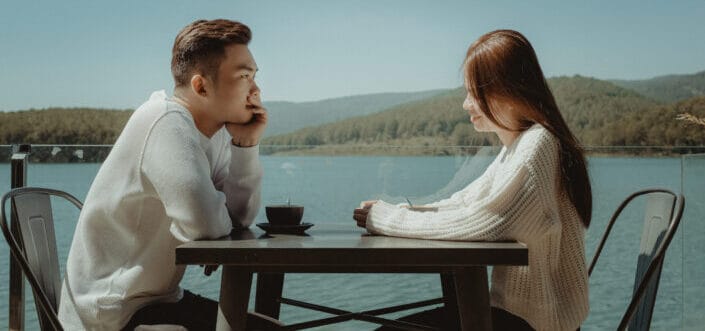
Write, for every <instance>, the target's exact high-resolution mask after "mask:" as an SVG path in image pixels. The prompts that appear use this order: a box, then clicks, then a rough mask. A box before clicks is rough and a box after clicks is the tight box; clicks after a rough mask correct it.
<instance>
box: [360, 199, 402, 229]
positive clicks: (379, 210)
mask: <svg viewBox="0 0 705 331" xmlns="http://www.w3.org/2000/svg"><path fill="white" fill-rule="evenodd" d="M405 211H406V210H405V209H402V208H399V207H398V206H395V205H392V204H390V203H387V202H384V201H382V200H379V201H377V203H375V204H374V205H373V206H372V208H371V209H370V213H369V214H368V215H367V224H366V227H367V231H369V232H371V233H379V234H389V232H390V231H389V230H391V229H392V228H394V223H396V222H398V221H400V219H401V216H402V213H404V212H405Z"/></svg>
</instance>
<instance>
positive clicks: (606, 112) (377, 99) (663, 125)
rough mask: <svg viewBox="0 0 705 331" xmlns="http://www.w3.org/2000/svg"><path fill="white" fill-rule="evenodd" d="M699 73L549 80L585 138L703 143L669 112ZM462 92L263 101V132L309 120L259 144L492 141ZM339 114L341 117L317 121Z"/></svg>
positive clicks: (50, 134) (100, 113) (42, 129)
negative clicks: (641, 81) (666, 96)
mask: <svg viewBox="0 0 705 331" xmlns="http://www.w3.org/2000/svg"><path fill="white" fill-rule="evenodd" d="M704 77H705V72H701V73H697V74H693V75H679V76H665V77H657V78H654V79H652V80H649V81H648V85H649V86H650V87H649V89H646V90H643V91H645V92H641V93H640V92H638V91H635V90H632V89H629V88H625V87H620V86H617V85H615V83H612V82H610V81H605V80H598V79H593V78H587V77H582V76H572V77H555V78H551V79H549V84H550V85H551V88H552V90H553V91H554V95H555V97H556V100H557V102H558V105H559V107H560V108H561V111H562V112H563V114H564V116H565V118H566V120H567V121H568V123H569V125H570V126H571V128H572V129H573V130H574V132H575V133H576V134H577V135H578V136H579V138H580V139H581V141H582V142H583V143H584V144H585V145H588V146H609V145H617V146H623V145H658V146H661V145H703V144H704V143H705V137H704V136H703V134H702V132H703V131H705V130H702V129H701V128H699V127H696V126H691V125H687V124H686V123H684V122H682V121H676V120H675V117H676V115H677V114H679V113H681V112H690V113H692V114H693V115H696V116H699V117H705V106H704V105H703V103H704V102H705V101H703V96H704V95H705V89H698V88H697V86H701V85H698V84H701V82H702V80H703V78H704ZM674 82H676V83H674ZM622 83H623V82H622ZM622 83H620V84H622ZM659 84H661V85H659ZM659 86H660V87H659ZM669 86H671V87H673V89H675V90H683V89H688V90H689V91H690V92H691V94H693V95H694V97H690V98H687V99H685V100H679V101H678V102H666V101H662V100H663V98H661V97H659V96H658V95H656V94H654V93H652V92H654V91H668V90H669V89H670V88H671V87H669ZM635 88H636V87H635ZM649 91H651V92H649ZM464 95H465V92H464V89H462V88H457V89H452V90H446V91H438V90H436V91H426V92H416V93H384V94H375V95H358V96H351V97H344V98H335V99H329V100H322V101H316V102H306V103H286V102H272V103H265V105H266V106H268V107H270V115H271V116H270V127H269V129H268V133H270V134H271V133H274V132H277V131H278V132H286V130H289V131H294V130H297V129H300V128H302V127H304V126H309V127H307V128H304V129H300V130H298V131H295V132H293V133H290V134H284V135H278V136H274V137H270V138H267V139H265V140H264V141H263V143H264V144H284V145H330V144H345V145H352V144H379V145H385V144H386V145H424V144H428V145H446V146H447V145H484V144H490V143H495V142H496V141H495V140H493V139H494V138H493V136H492V135H488V134H478V133H476V132H475V131H474V129H473V128H472V125H471V123H470V122H469V121H468V116H467V114H466V112H465V111H464V110H463V109H462V107H461V105H462V101H463V98H464ZM674 95H675V94H674ZM684 95H685V94H684ZM673 98H675V97H673ZM676 99H677V98H676ZM412 100H416V101H412ZM409 101H411V102H409ZM389 106H391V108H388V109H386V110H385V109H384V108H386V107H389ZM131 113H132V112H131V111H130V110H106V109H90V108H50V109H42V110H25V111H17V112H2V111H0V144H14V143H32V144H113V143H114V142H115V139H116V138H117V136H118V135H119V133H120V131H121V130H122V127H123V126H124V125H125V123H126V121H127V119H128V118H129V116H130V115H131ZM360 114H369V115H366V116H359V115H360ZM351 116H358V117H355V118H349V117H351ZM346 117H347V118H348V119H345V118H346ZM338 119H342V120H340V121H338V122H334V123H329V124H326V125H317V124H320V123H325V122H330V121H334V120H338ZM316 125H317V126H316Z"/></svg>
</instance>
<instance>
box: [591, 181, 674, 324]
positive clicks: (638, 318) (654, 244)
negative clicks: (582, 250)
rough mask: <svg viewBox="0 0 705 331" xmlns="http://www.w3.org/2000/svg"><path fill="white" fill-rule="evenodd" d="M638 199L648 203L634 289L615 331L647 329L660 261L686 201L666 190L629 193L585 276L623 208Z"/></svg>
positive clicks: (659, 271) (608, 225) (608, 227)
mask: <svg viewBox="0 0 705 331" xmlns="http://www.w3.org/2000/svg"><path fill="white" fill-rule="evenodd" d="M640 196H646V197H647V198H648V200H647V204H646V211H645V217H644V228H643V232H642V235H641V245H640V249H639V257H638V260H637V270H636V276H635V280H634V290H633V294H632V299H631V301H630V302H629V306H627V310H626V312H625V313H624V315H623V316H622V320H621V322H620V323H619V327H618V328H617V329H618V330H625V329H627V328H629V330H648V329H649V327H650V325H651V316H652V313H653V310H654V305H655V303H656V293H657V291H658V284H659V279H660V278H661V269H662V268H663V260H664V258H665V255H666V250H667V249H668V246H669V244H670V243H671V239H673V235H674V234H675V232H676V230H677V229H678V224H679V223H680V220H681V217H682V216H683V208H684V206H685V198H684V197H683V195H682V194H678V195H677V194H675V193H673V192H672V191H669V190H666V189H660V188H655V189H647V190H642V191H637V192H634V193H632V194H631V195H630V196H628V197H627V198H626V199H625V200H624V201H622V203H621V204H620V205H619V207H618V208H617V210H616V211H615V213H614V214H613V215H612V218H611V219H610V221H609V223H608V224H607V229H606V230H605V233H604V235H603V236H602V239H601V240H600V243H599V245H598V246H597V250H596V252H595V255H594V256H593V258H592V262H591V263H590V268H589V269H588V275H591V274H592V271H593V269H594V268H595V264H596V263H597V260H598V258H599V257H600V253H601V252H602V248H603V246H604V245H605V241H606V240H607V237H608V236H609V234H610V231H612V226H613V225H614V223H615V221H616V220H617V218H618V217H619V215H620V214H621V213H622V211H623V210H624V208H625V207H626V206H627V205H629V203H630V202H631V201H633V200H634V199H635V198H637V197H640Z"/></svg>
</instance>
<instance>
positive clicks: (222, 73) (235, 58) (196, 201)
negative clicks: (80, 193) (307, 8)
mask: <svg viewBox="0 0 705 331" xmlns="http://www.w3.org/2000/svg"><path fill="white" fill-rule="evenodd" d="M250 38H251V32H250V29H249V28H248V27H247V26H245V25H244V24H241V23H238V22H233V21H229V20H222V19H221V20H212V21H205V20H200V21H196V22H193V23H191V24H189V25H188V26H186V27H185V28H184V29H183V30H181V32H180V33H179V34H178V36H177V37H176V40H175V41H174V47H173V50H172V61H171V71H172V74H173V76H174V81H175V85H176V87H175V89H174V96H173V97H171V98H170V97H167V96H166V94H165V93H164V91H159V92H154V93H153V94H152V96H151V97H150V98H149V100H148V101H147V102H145V103H144V104H143V105H142V106H140V107H139V108H138V109H137V110H135V112H134V114H133V115H132V117H130V120H129V121H128V123H127V124H126V125H125V128H124V129H123V131H122V133H121V134H120V137H119V138H118V140H117V141H116V143H115V146H114V147H113V149H112V151H111V152H110V155H108V157H107V159H106V160H105V162H104V163H103V165H102V167H101V168H100V171H99V172H98V175H97V176H96V178H95V180H94V182H93V185H92V186H91V189H90V191H89V192H88V196H87V197H86V202H85V205H84V207H83V210H82V212H81V215H80V217H79V221H78V225H77V227H76V233H75V235H74V238H73V243H72V245H71V250H70V252H69V257H68V262H67V266H66V276H65V279H64V282H63V286H62V293H61V303H60V305H59V319H60V320H61V323H62V324H63V326H64V328H65V329H67V330H81V329H88V330H119V329H123V328H124V329H129V330H132V329H133V328H134V327H135V326H137V325H140V324H178V325H182V326H184V327H186V328H188V329H190V330H209V329H214V328H215V320H216V316H217V309H218V308H217V307H218V306H217V302H215V301H212V300H209V299H205V298H202V297H200V296H196V295H194V294H192V293H190V292H188V291H183V290H182V289H181V288H180V287H179V282H180V281H181V278H182V277H183V274H184V267H183V266H176V265H175V264H174V260H175V258H174V249H175V247H176V246H178V245H179V244H182V243H184V242H188V241H192V240H197V239H212V238H218V237H222V236H225V235H227V234H229V233H230V231H231V230H232V228H233V227H236V228H237V227H247V226H249V225H250V224H251V223H252V220H253V219H254V217H255V215H256V213H257V211H258V208H259V203H260V201H259V200H260V182H261V177H262V170H261V166H260V163H259V158H258V157H259V151H258V143H259V139H260V137H261V135H262V133H263V131H264V128H265V126H266V123H267V112H266V111H265V109H264V108H262V103H261V100H260V90H259V88H258V87H257V84H256V83H255V81H254V78H255V73H256V72H257V65H256V63H255V61H254V58H253V57H252V54H251V53H250V51H249V49H248V47H247V45H248V43H249V41H250Z"/></svg>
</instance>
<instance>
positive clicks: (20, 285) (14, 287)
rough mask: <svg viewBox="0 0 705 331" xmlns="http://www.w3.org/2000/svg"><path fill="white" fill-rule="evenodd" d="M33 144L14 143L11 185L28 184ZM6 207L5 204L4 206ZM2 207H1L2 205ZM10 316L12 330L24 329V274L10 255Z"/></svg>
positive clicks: (15, 229) (14, 224)
mask: <svg viewBox="0 0 705 331" xmlns="http://www.w3.org/2000/svg"><path fill="white" fill-rule="evenodd" d="M30 152H31V145H24V144H23V145H12V166H11V175H10V176H11V180H10V187H11V188H17V187H23V186H27V163H28V160H29V154H30ZM10 205H11V211H10V215H12V216H11V219H12V220H11V221H10V230H11V231H12V232H13V234H14V235H15V236H16V238H21V237H20V235H19V228H18V227H19V224H18V222H17V214H16V213H15V204H14V202H12V203H10ZM3 207H4V206H3ZM0 208H1V207H0ZM9 308H10V313H9V314H10V316H9V326H10V331H22V330H24V276H23V275H22V269H21V268H20V265H19V263H18V262H17V260H15V258H14V257H12V256H10V307H9Z"/></svg>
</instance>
